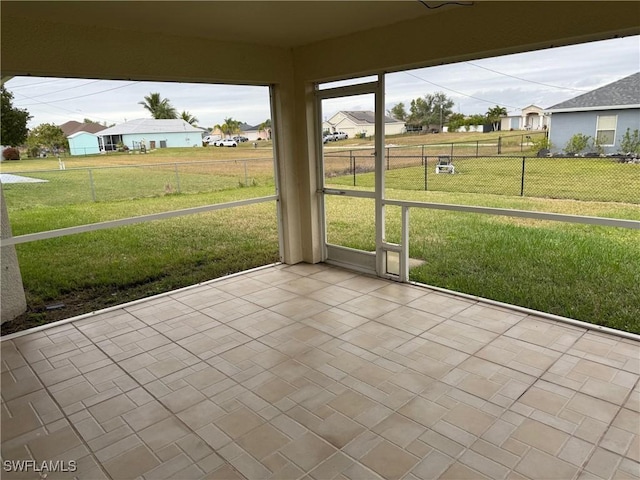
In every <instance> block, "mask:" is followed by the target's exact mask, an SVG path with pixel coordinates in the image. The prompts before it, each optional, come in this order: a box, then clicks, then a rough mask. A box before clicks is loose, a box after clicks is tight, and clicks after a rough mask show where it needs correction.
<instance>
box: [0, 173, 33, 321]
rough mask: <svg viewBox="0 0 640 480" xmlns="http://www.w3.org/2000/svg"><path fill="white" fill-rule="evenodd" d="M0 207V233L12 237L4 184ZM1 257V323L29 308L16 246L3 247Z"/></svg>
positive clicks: (0, 196) (0, 191) (4, 236)
mask: <svg viewBox="0 0 640 480" xmlns="http://www.w3.org/2000/svg"><path fill="white" fill-rule="evenodd" d="M0 204H1V205H0V207H1V209H2V222H1V225H0V227H1V228H0V235H1V236H2V238H3V239H5V238H9V237H11V225H10V224H9V214H8V213H7V206H6V204H5V202H4V193H3V192H2V184H0ZM0 250H1V258H0V269H1V270H2V275H1V277H0V282H1V283H0V313H1V315H0V316H1V318H0V324H1V323H4V322H8V321H10V320H13V319H14V318H16V317H17V316H18V315H21V314H22V313H24V312H25V311H26V310H27V301H26V299H25V296H24V288H23V285H22V276H21V275H20V266H19V265H18V256H17V254H16V248H15V247H14V246H8V247H2V248H1V249H0Z"/></svg>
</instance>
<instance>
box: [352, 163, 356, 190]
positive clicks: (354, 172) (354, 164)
mask: <svg viewBox="0 0 640 480" xmlns="http://www.w3.org/2000/svg"><path fill="white" fill-rule="evenodd" d="M353 186H354V187H355V186H356V157H353Z"/></svg>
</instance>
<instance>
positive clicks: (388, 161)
mask: <svg viewBox="0 0 640 480" xmlns="http://www.w3.org/2000/svg"><path fill="white" fill-rule="evenodd" d="M389 157H390V152H389V147H387V170H391V163H390V158H389Z"/></svg>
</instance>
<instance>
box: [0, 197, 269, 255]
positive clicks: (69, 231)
mask: <svg viewBox="0 0 640 480" xmlns="http://www.w3.org/2000/svg"><path fill="white" fill-rule="evenodd" d="M274 200H278V196H277V195H270V196H268V197H258V198H249V199H247V200H238V201H236V202H228V203H218V204H215V205H203V206H201V207H192V208H185V209H182V210H172V211H170V212H161V213H151V214H149V215H140V216H138V217H128V218H122V219H119V220H109V221H107V222H99V223H90V224H87V225H78V226H76V227H67V228H60V229H57V230H48V231H46V232H38V233H29V234H26V235H19V236H17V237H9V238H3V239H2V240H0V247H7V246H9V245H19V244H21V243H29V242H35V241H37V240H45V239H48V238H56V237H64V236H67V235H75V234H77V233H85V232H94V231H96V230H105V229H108V228H115V227H123V226H125V225H134V224H136V223H143V222H151V221H154V220H164V219H167V218H175V217H182V216H185V215H193V214H196V213H204V212H211V211H214V210H224V209H227V208H234V207H243V206H245V205H253V204H256V203H265V202H272V201H274Z"/></svg>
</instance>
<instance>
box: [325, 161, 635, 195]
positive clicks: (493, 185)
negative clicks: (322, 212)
mask: <svg viewBox="0 0 640 480" xmlns="http://www.w3.org/2000/svg"><path fill="white" fill-rule="evenodd" d="M453 160H454V161H453V163H454V165H455V172H456V173H455V174H454V175H450V174H445V173H441V174H436V173H435V165H436V162H437V158H436V157H429V160H428V164H427V166H426V167H425V166H423V165H422V164H421V162H422V159H421V157H413V158H411V157H403V158H394V157H391V160H390V165H389V166H390V169H389V170H387V171H386V173H385V185H386V187H387V188H389V189H393V190H396V191H402V190H404V191H411V190H427V191H443V192H466V193H489V194H494V195H511V196H513V195H520V194H521V192H522V193H523V194H524V196H526V197H548V198H566V199H576V200H593V201H611V202H626V203H640V165H633V164H623V163H617V162H615V161H614V160H612V159H610V158H535V157H528V158H526V159H525V165H524V185H523V184H522V170H523V166H522V163H523V161H522V157H478V158H475V157H454V159H453ZM334 162H335V165H336V171H338V172H340V173H341V174H340V175H335V176H331V178H330V179H328V180H327V181H328V182H330V183H331V184H332V185H335V186H353V185H354V183H355V185H356V186H358V187H368V188H369V189H373V187H374V183H375V177H374V173H373V171H372V169H373V161H372V160H371V159H370V158H369V157H366V156H359V157H357V158H356V167H357V168H356V175H355V178H354V175H353V174H351V173H347V171H348V170H349V160H348V158H347V159H345V160H343V161H342V162H341V163H338V161H337V160H336V159H334ZM362 165H364V166H366V168H365V171H364V172H363V173H359V169H358V167H359V166H362Z"/></svg>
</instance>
